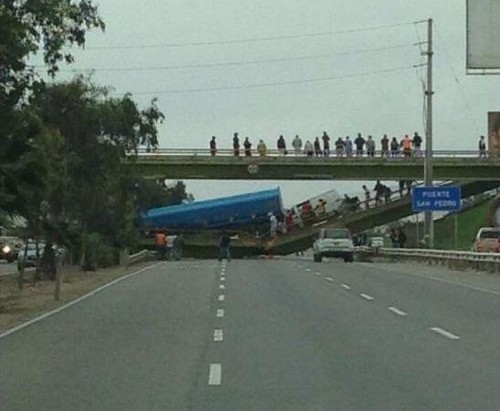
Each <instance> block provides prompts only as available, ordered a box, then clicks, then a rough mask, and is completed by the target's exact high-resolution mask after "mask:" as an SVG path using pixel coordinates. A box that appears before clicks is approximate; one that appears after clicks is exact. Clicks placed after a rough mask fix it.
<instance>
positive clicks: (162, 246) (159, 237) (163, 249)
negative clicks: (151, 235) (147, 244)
mask: <svg viewBox="0 0 500 411" xmlns="http://www.w3.org/2000/svg"><path fill="white" fill-rule="evenodd" d="M155 245H156V249H157V250H158V258H159V259H160V260H164V259H165V256H166V253H167V235H166V232H165V231H163V230H160V231H158V232H157V233H156V236H155Z"/></svg>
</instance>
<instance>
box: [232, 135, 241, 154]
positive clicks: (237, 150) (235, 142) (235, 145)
mask: <svg viewBox="0 0 500 411" xmlns="http://www.w3.org/2000/svg"><path fill="white" fill-rule="evenodd" d="M233 151H234V155H235V156H236V157H239V156H240V139H239V138H238V133H234V137H233Z"/></svg>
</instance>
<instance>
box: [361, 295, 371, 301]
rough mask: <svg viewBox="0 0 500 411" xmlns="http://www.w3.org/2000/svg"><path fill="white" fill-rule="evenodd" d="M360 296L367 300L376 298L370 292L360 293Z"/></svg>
mask: <svg viewBox="0 0 500 411" xmlns="http://www.w3.org/2000/svg"><path fill="white" fill-rule="evenodd" d="M360 296H361V297H362V298H364V299H365V300H367V301H372V300H373V299H374V298H373V297H372V296H371V295H368V294H360Z"/></svg>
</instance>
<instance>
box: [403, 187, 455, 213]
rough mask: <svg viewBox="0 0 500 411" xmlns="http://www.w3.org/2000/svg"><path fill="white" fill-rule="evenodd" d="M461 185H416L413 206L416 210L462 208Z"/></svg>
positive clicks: (412, 196)
mask: <svg viewBox="0 0 500 411" xmlns="http://www.w3.org/2000/svg"><path fill="white" fill-rule="evenodd" d="M460 198H461V192H460V187H455V186H454V187H414V188H413V190H412V193H411V206H412V209H413V211H414V212H422V211H458V210H460V205H461V204H460Z"/></svg>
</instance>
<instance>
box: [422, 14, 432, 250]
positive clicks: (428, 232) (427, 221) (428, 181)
mask: <svg viewBox="0 0 500 411" xmlns="http://www.w3.org/2000/svg"><path fill="white" fill-rule="evenodd" d="M433 53H434V52H433V50H432V19H428V20H427V51H426V52H424V53H423V54H424V55H426V56H427V89H426V90H425V96H426V100H427V121H426V124H425V128H426V130H425V162H424V180H425V186H426V187H432V186H433V181H434V178H433V172H432V166H433V164H432V151H433V148H432V95H433V94H434V91H433V90H432V55H433ZM424 233H425V236H424V239H425V240H426V244H427V246H428V247H429V248H434V220H433V217H432V211H426V212H425V217H424Z"/></svg>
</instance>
